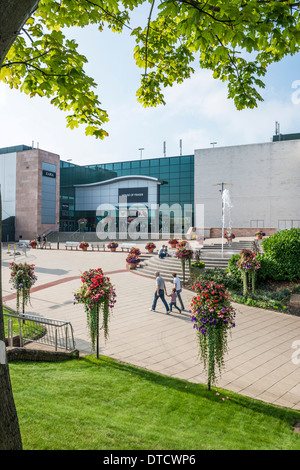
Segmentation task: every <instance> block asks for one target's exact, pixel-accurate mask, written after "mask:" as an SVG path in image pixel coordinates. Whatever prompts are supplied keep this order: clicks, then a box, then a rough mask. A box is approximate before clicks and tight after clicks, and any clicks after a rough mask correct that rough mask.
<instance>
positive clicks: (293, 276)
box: [262, 228, 300, 281]
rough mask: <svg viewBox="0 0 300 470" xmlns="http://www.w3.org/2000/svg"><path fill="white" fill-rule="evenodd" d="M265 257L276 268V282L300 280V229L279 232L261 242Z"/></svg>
mask: <svg viewBox="0 0 300 470" xmlns="http://www.w3.org/2000/svg"><path fill="white" fill-rule="evenodd" d="M262 247H263V250H264V253H265V256H266V258H267V259H268V260H271V261H273V263H274V266H275V267H276V272H275V273H274V275H275V276H276V277H275V278H274V277H272V278H273V279H276V278H277V279H276V280H285V281H296V280H298V279H300V256H299V253H300V228H291V229H289V230H281V231H280V232H277V233H275V234H274V235H272V236H270V237H269V238H266V239H265V240H264V241H263V242H262Z"/></svg>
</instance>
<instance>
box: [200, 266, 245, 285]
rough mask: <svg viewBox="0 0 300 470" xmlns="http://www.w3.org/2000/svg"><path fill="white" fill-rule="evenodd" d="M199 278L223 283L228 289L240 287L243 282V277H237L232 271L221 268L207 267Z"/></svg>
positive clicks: (204, 280)
mask: <svg viewBox="0 0 300 470" xmlns="http://www.w3.org/2000/svg"><path fill="white" fill-rule="evenodd" d="M198 280H199V281H201V282H216V283H217V284H223V285H224V286H225V287H226V288H227V289H239V288H240V287H241V282H242V281H241V277H240V278H239V279H236V278H235V277H234V276H232V275H231V273H230V272H227V270H226V271H225V270H224V269H221V268H214V269H206V270H205V271H203V272H202V273H201V274H200V275H199V276H198Z"/></svg>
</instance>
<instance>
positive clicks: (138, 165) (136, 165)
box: [131, 162, 140, 168]
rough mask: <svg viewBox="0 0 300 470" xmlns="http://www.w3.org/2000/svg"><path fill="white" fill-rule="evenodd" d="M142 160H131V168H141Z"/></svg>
mask: <svg viewBox="0 0 300 470" xmlns="http://www.w3.org/2000/svg"><path fill="white" fill-rule="evenodd" d="M139 167H140V162H131V168H139Z"/></svg>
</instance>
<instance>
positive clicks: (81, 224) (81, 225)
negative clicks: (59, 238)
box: [77, 218, 88, 231]
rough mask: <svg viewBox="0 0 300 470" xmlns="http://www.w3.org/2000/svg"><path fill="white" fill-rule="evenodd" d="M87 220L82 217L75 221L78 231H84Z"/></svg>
mask: <svg viewBox="0 0 300 470" xmlns="http://www.w3.org/2000/svg"><path fill="white" fill-rule="evenodd" d="M87 222H88V221H87V219H84V218H83V219H79V220H77V223H78V225H79V230H80V231H84V229H85V227H86V224H87Z"/></svg>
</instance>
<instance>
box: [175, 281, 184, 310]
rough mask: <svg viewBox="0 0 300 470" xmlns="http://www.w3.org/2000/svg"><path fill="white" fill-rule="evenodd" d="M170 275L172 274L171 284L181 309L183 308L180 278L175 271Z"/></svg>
mask: <svg viewBox="0 0 300 470" xmlns="http://www.w3.org/2000/svg"><path fill="white" fill-rule="evenodd" d="M172 276H173V285H174V287H175V289H176V294H177V297H178V300H179V303H180V307H181V310H185V308H184V305H183V301H182V298H181V282H180V279H179V277H178V276H177V274H176V273H172Z"/></svg>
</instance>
